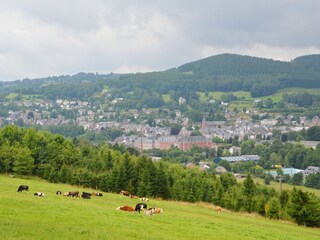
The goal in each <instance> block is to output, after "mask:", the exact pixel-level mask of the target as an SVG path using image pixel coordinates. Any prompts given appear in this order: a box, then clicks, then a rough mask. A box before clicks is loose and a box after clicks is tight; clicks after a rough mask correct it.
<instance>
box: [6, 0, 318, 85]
mask: <svg viewBox="0 0 320 240" xmlns="http://www.w3.org/2000/svg"><path fill="white" fill-rule="evenodd" d="M0 4H1V5H0V81H9V80H10V81H11V80H16V79H23V78H36V77H47V76H53V75H64V74H70V75H73V74H76V73H78V72H99V73H109V72H118V73H124V72H146V71H158V70H165V69H168V68H172V67H178V66H180V65H182V64H184V63H187V62H191V61H196V60H199V59H201V58H204V57H208V56H212V55H217V54H220V53H237V54H242V55H250V56H258V57H265V58H272V59H277V60H285V61H290V60H292V59H294V58H295V57H297V56H301V55H307V54H318V53H320V31H319V23H320V1H319V0H241V1H239V0H224V1H222V0H174V1H173V0H161V1H160V0H140V1H138V0H137V1H135V0H131V1H129V0H128V1H124V0H114V1H108V0H67V1H65V0H55V1H53V0H50V1H49V0H27V1H26V0H0Z"/></svg>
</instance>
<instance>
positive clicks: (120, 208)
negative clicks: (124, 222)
mask: <svg viewBox="0 0 320 240" xmlns="http://www.w3.org/2000/svg"><path fill="white" fill-rule="evenodd" d="M116 210H122V211H128V212H134V208H133V207H130V206H127V205H125V206H121V207H118V208H116Z"/></svg>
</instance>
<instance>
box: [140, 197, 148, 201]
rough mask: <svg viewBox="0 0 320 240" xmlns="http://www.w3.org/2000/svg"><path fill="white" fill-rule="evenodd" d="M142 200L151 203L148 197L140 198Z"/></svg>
mask: <svg viewBox="0 0 320 240" xmlns="http://www.w3.org/2000/svg"><path fill="white" fill-rule="evenodd" d="M140 200H141V201H143V202H149V198H146V197H142V198H140Z"/></svg>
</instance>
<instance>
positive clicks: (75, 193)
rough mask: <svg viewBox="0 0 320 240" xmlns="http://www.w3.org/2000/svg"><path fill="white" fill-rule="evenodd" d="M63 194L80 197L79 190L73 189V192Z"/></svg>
mask: <svg viewBox="0 0 320 240" xmlns="http://www.w3.org/2000/svg"><path fill="white" fill-rule="evenodd" d="M63 196H66V197H79V192H78V191H71V192H65V193H64V194H63Z"/></svg>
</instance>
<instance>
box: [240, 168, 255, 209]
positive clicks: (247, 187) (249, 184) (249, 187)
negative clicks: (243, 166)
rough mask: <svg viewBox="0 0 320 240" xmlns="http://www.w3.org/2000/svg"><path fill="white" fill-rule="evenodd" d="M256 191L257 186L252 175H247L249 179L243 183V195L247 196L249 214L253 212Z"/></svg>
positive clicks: (246, 207) (246, 203) (246, 205)
mask: <svg viewBox="0 0 320 240" xmlns="http://www.w3.org/2000/svg"><path fill="white" fill-rule="evenodd" d="M255 191H256V185H255V183H254V181H253V179H252V177H251V175H250V174H248V175H247V178H246V179H245V180H244V181H243V194H244V196H245V209H246V210H247V211H248V212H252V210H253V202H252V199H253V197H254V194H255Z"/></svg>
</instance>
